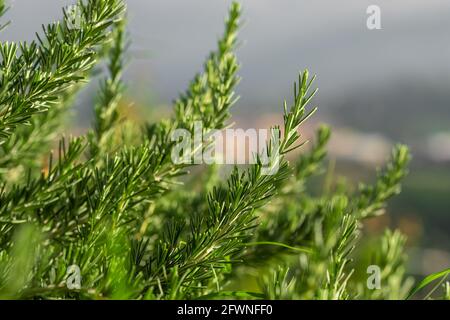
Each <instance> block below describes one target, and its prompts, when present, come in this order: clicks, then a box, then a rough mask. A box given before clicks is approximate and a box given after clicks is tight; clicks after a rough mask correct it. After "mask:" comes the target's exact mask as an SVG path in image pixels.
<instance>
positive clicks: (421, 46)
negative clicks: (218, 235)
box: [0, 0, 450, 109]
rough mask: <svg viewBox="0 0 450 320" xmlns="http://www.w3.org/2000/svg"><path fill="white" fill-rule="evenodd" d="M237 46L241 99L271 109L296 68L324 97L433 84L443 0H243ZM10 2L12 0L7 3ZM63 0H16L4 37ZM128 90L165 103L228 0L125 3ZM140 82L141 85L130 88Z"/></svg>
mask: <svg viewBox="0 0 450 320" xmlns="http://www.w3.org/2000/svg"><path fill="white" fill-rule="evenodd" d="M241 2H242V4H243V8H244V20H245V25H244V28H243V30H242V32H241V36H240V38H241V40H242V46H241V48H240V49H239V51H238V55H239V58H240V61H241V62H242V70H241V72H240V74H241V75H242V77H243V80H242V83H241V85H240V87H239V94H240V95H241V96H242V99H241V104H242V105H246V106H261V107H263V108H265V109H267V107H268V106H271V107H273V108H272V109H274V108H278V107H279V105H280V102H281V101H282V99H283V98H285V97H290V89H291V88H292V81H293V80H294V79H295V78H296V75H297V71H298V70H300V69H303V68H308V69H310V71H311V72H313V73H316V74H317V76H318V85H319V87H320V94H321V95H322V97H325V98H326V100H327V101H331V99H333V98H335V97H336V98H339V97H342V96H345V95H347V94H348V93H349V92H354V91H355V90H359V89H361V90H367V89H368V88H369V89H370V88H375V87H377V86H379V85H380V84H383V83H388V84H389V83H395V82H396V81H402V79H408V80H411V81H415V79H417V81H423V79H425V80H426V81H431V82H432V81H437V79H440V78H445V77H448V76H449V75H450V1H448V0H426V1H425V0H378V1H375V0H370V1H367V0H341V1H329V0H308V1H307V0H303V1H302V0H248V1H241ZM10 3H11V1H10ZM70 3H72V1H62V0H15V1H12V8H11V9H10V11H9V13H8V14H7V18H8V19H11V20H12V25H11V26H9V27H8V29H7V30H5V31H3V32H2V33H1V34H0V39H1V40H2V41H5V40H30V39H33V38H34V31H35V30H38V29H39V28H40V25H41V24H42V23H48V22H50V21H53V20H56V19H59V18H60V17H61V7H62V6H64V5H67V4H70ZM127 3H128V5H129V21H130V33H131V36H132V41H133V46H132V55H133V57H134V58H133V60H132V63H131V64H130V66H129V71H128V73H127V74H128V77H129V78H132V79H139V80H142V81H139V82H134V84H133V88H132V89H133V90H136V91H138V90H139V92H144V94H147V93H149V92H152V93H156V94H157V96H158V98H159V99H160V101H165V102H170V100H172V99H173V98H174V97H176V95H177V93H178V92H179V91H182V90H183V89H184V88H185V87H186V84H187V82H188V81H189V80H190V79H191V77H192V75H193V74H194V73H195V72H196V71H198V70H200V67H201V65H202V61H203V60H204V58H205V56H206V55H207V53H208V52H209V50H211V49H213V48H214V47H215V41H216V39H217V38H218V36H219V35H220V34H221V32H222V29H223V19H224V17H225V15H226V12H227V7H228V6H229V4H230V1H224V0H189V1H186V0H176V1H175V0H128V1H127ZM370 4H377V5H379V6H380V7H381V10H382V12H381V13H382V16H381V18H382V20H381V21H382V30H373V31H369V30H368V29H367V27H366V19H367V14H366V9H367V7H368V6H369V5H370ZM136 83H139V86H140V88H137V87H135V84H136Z"/></svg>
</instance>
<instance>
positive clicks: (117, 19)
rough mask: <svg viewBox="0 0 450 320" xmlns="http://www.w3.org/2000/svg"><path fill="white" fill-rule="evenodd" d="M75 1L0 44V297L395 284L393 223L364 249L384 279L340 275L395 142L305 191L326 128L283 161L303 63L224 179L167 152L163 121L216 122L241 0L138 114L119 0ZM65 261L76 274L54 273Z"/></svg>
mask: <svg viewBox="0 0 450 320" xmlns="http://www.w3.org/2000/svg"><path fill="white" fill-rule="evenodd" d="M77 8H78V9H79V10H80V12H81V20H80V24H79V25H78V26H77V28H75V29H74V28H72V27H71V25H70V23H69V22H70V19H71V17H70V16H69V15H68V13H67V12H64V18H63V20H62V21H61V22H59V23H55V24H51V25H48V26H47V27H45V28H44V36H39V35H38V41H36V42H32V43H30V44H26V43H20V44H15V43H2V44H1V45H0V59H1V62H0V68H1V79H0V80H1V86H0V87H1V91H0V179H1V183H2V185H1V189H0V297H1V298H22V299H29V298H39V299H40V298H42V299H49V298H66V299H70V298H75V299H82V298H88V299H105V298H107V299H115V298H117V299H202V298H203V299H213V298H239V299H260V298H267V299H305V298H306V299H349V298H374V299H398V298H405V297H406V294H405V290H408V289H405V288H407V283H405V279H404V275H405V257H404V253H403V246H404V244H405V238H404V237H403V236H402V235H401V234H400V233H399V232H398V231H395V232H390V231H388V232H386V234H385V235H384V236H383V237H382V238H381V239H380V241H379V242H378V243H377V244H376V245H374V246H373V248H372V250H371V253H370V256H371V263H373V264H377V265H378V266H379V267H380V268H381V270H382V282H383V289H382V290H380V291H375V292H374V291H370V290H368V289H367V288H366V287H365V283H364V282H363V283H361V282H360V281H359V282H358V281H357V279H356V278H355V277H352V275H353V270H354V268H355V267H354V266H353V263H352V262H353V261H352V259H353V258H354V248H355V247H356V246H358V244H359V243H358V239H359V237H360V236H361V230H362V221H363V220H364V219H367V218H369V217H373V216H376V215H378V214H381V213H382V209H384V208H385V206H386V201H387V200H388V199H389V198H390V197H391V196H393V195H395V194H397V193H398V192H399V191H400V182H401V179H402V178H403V177H404V176H405V175H406V173H407V168H406V167H407V164H408V161H409V153H408V149H407V147H405V146H401V145H399V146H396V147H395V148H394V150H393V153H392V156H391V158H390V159H389V160H388V162H387V164H386V166H385V169H384V170H382V171H380V173H379V175H378V177H377V180H376V182H375V183H374V185H373V186H366V185H361V187H360V188H359V191H358V192H356V193H354V192H351V191H350V190H349V188H345V187H343V186H341V187H338V188H336V189H335V190H333V192H324V194H322V195H319V196H317V195H312V194H311V193H309V192H308V184H307V181H308V179H309V178H310V177H311V176H314V175H319V174H321V173H322V171H323V170H322V168H323V162H324V161H325V159H326V144H327V142H328V140H329V138H330V129H329V128H328V127H326V126H322V127H320V128H319V129H318V131H317V137H316V139H315V140H316V141H315V143H314V144H313V145H312V147H311V148H310V150H308V151H307V152H303V153H302V154H301V155H300V156H298V158H297V159H295V160H294V161H292V163H291V160H289V159H288V157H287V154H288V153H289V152H291V151H292V150H294V149H296V148H298V147H299V146H302V145H303V143H302V142H300V140H301V136H300V134H299V131H298V130H299V128H301V125H302V124H303V123H304V122H305V121H306V120H307V119H308V118H309V117H310V116H311V115H312V114H313V113H314V111H315V108H310V107H309V105H310V103H311V101H312V100H313V98H314V96H315V94H316V92H317V90H314V89H313V83H314V77H312V78H310V77H309V73H308V71H304V72H301V73H300V74H299V77H298V81H297V82H296V83H295V85H294V96H293V101H292V105H291V106H290V107H288V103H287V102H286V101H285V103H284V121H283V128H282V129H283V130H279V129H280V128H278V127H275V128H273V130H272V131H271V132H272V136H271V138H270V139H269V141H268V142H267V148H266V150H265V152H264V153H262V154H259V155H257V156H256V159H257V161H256V164H253V165H250V166H248V167H247V168H238V167H235V168H234V169H233V170H232V172H231V174H229V175H228V176H227V177H226V178H225V179H221V178H220V176H219V173H220V172H218V171H219V170H218V168H217V167H215V166H210V167H209V168H207V169H205V170H203V171H201V170H200V171H201V172H198V173H197V174H195V175H192V174H188V172H187V170H186V169H187V167H188V165H187V164H177V163H173V162H172V161H171V152H172V149H173V147H174V144H175V143H174V141H172V139H171V136H172V133H173V132H174V130H176V129H179V128H183V129H186V130H187V131H188V132H189V133H191V134H193V133H195V130H196V128H195V125H194V122H195V121H201V123H202V125H203V130H204V132H203V134H208V133H210V132H211V130H213V129H223V128H225V127H226V126H228V120H229V117H230V108H231V106H232V105H233V104H234V103H235V102H236V100H237V98H236V96H235V94H234V90H235V87H236V85H237V84H238V82H239V77H238V76H237V71H238V70H239V64H238V62H237V59H236V56H235V54H234V49H235V47H236V45H237V31H238V28H239V24H240V22H239V18H240V6H239V5H238V4H237V3H233V4H232V6H231V9H230V12H229V16H228V19H227V21H226V24H225V32H224V34H223V36H222V37H221V38H220V39H219V41H218V48H217V50H216V51H214V52H212V53H211V54H210V55H209V57H208V58H207V61H206V63H205V64H204V70H203V72H202V73H200V74H198V75H196V76H195V77H194V79H193V80H192V82H191V83H190V85H189V88H188V89H187V90H186V92H185V93H183V94H182V95H181V96H180V98H179V99H178V100H176V101H175V105H174V114H173V116H172V117H171V118H169V119H165V120H162V121H159V122H154V123H146V124H145V125H144V126H143V128H142V130H136V129H135V127H136V125H135V124H134V123H133V122H132V121H131V120H130V119H127V118H126V116H124V115H123V114H122V113H121V109H120V101H121V98H122V96H123V94H124V91H125V86H124V83H123V80H122V72H123V67H124V64H125V61H126V58H125V51H126V48H127V44H128V40H127V36H126V23H125V18H124V11H125V5H124V3H123V1H121V0H87V1H79V2H78V7H77ZM4 11H5V6H4V3H3V2H2V1H0V13H3V12H4ZM101 59H107V63H106V65H107V75H106V77H105V78H104V79H103V80H102V82H101V85H100V89H99V94H98V99H97V102H96V105H95V107H94V113H95V117H94V123H93V129H92V130H91V131H90V132H88V133H87V134H86V135H85V136H79V137H75V138H69V139H67V138H61V139H60V140H59V147H58V149H57V152H56V154H54V153H53V151H52V152H50V155H49V156H48V161H47V162H43V161H42V160H41V159H42V155H43V154H47V153H48V150H49V149H50V147H51V143H52V142H53V141H54V140H55V136H56V134H55V133H57V132H58V130H59V128H60V127H61V123H62V120H63V116H64V114H65V111H66V110H67V109H68V108H69V106H70V101H72V99H73V97H74V96H75V94H76V92H77V91H78V89H79V88H80V84H81V83H84V82H86V81H87V80H88V79H89V77H90V71H91V70H92V68H93V67H94V66H95V65H96V63H97V62H98V61H99V60H101ZM128 131H132V134H130V133H129V132H128ZM281 132H282V133H281ZM130 137H133V139H131V138H130ZM136 137H137V139H136ZM277 142H279V143H277ZM199 151H202V150H192V155H195V154H196V153H197V152H199ZM264 160H268V163H267V164H266V163H265V162H264ZM264 170H269V172H270V173H272V174H270V175H268V174H265V173H266V172H265V171H264ZM180 176H183V178H180ZM74 265H75V266H78V267H79V269H80V273H81V276H82V279H81V287H79V288H69V287H68V286H67V281H68V269H69V267H70V266H74ZM274 270H275V271H274ZM255 271H256V272H258V273H261V274H262V275H263V276H262V277H259V280H260V281H259V284H257V285H256V286H255V285H251V284H248V285H245V284H244V285H243V284H242V283H243V282H242V281H240V279H241V278H242V277H245V276H247V275H249V274H252V273H254V272H255ZM426 283H428V282H427V281H426ZM445 288H446V291H445V292H446V296H448V295H449V294H448V292H449V289H448V283H447V284H446V287H445ZM414 292H415V291H414ZM414 292H413V293H414Z"/></svg>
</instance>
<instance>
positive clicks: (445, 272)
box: [406, 268, 450, 300]
mask: <svg viewBox="0 0 450 320" xmlns="http://www.w3.org/2000/svg"><path fill="white" fill-rule="evenodd" d="M449 274H450V268H447V269H445V270H442V271H439V272H436V273H432V274H430V275H428V276H426V277H425V278H424V279H423V280H422V281H420V282H419V284H418V285H417V286H416V287H414V288H413V289H412V290H411V291H410V292H409V295H408V297H406V300H408V299H409V298H411V297H412V296H413V295H415V294H416V293H417V292H419V291H420V290H422V289H423V288H425V287H426V286H428V285H429V284H430V283H432V282H433V281H435V280H437V279H439V278H443V277H446V276H448V275H449Z"/></svg>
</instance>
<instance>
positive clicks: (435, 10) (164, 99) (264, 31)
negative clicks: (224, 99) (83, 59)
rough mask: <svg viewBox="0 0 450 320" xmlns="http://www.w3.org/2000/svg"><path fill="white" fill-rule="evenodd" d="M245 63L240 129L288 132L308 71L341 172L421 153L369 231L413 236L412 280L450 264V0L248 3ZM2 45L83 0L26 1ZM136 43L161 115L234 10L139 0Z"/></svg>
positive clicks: (136, 94)
mask: <svg viewBox="0 0 450 320" xmlns="http://www.w3.org/2000/svg"><path fill="white" fill-rule="evenodd" d="M241 2H242V4H243V9H244V19H245V21H244V27H243V29H242V31H241V33H240V39H241V46H240V48H239V50H238V57H239V59H240V61H241V63H242V69H241V71H240V75H241V76H242V82H241V84H240V85H239V87H238V94H239V95H240V96H241V99H240V100H239V102H238V103H237V105H235V107H234V110H233V116H234V118H233V120H234V121H235V122H236V127H240V128H250V127H252V128H266V127H267V126H268V125H269V124H273V123H279V122H280V120H281V113H282V102H283V99H288V101H289V99H290V98H291V96H292V92H291V91H292V83H293V81H294V80H295V79H296V77H297V72H298V71H299V70H301V69H305V68H308V69H309V70H310V72H311V73H314V74H317V76H318V78H317V82H316V85H317V86H318V87H319V88H320V90H319V95H318V98H317V99H316V100H315V102H316V104H317V105H318V106H319V111H318V113H317V114H316V115H315V116H314V118H313V119H312V121H310V122H308V123H307V125H306V127H305V128H304V129H303V130H304V131H303V132H304V135H305V137H306V138H310V137H312V135H313V132H314V129H315V128H316V127H317V125H318V123H319V122H326V123H328V124H330V125H331V126H332V128H333V139H332V141H331V145H330V148H329V151H330V157H331V159H333V162H334V160H335V161H336V167H335V169H334V170H335V171H336V173H337V174H338V175H345V176H347V177H349V179H350V180H351V181H360V180H362V181H367V182H370V181H372V180H373V178H374V175H375V170H374V168H375V167H377V166H378V165H381V164H382V163H383V161H384V160H385V159H386V157H387V156H388V154H389V151H390V148H391V146H392V145H393V144H394V143H395V142H402V143H406V144H408V145H409V146H411V148H412V152H413V157H414V159H413V162H412V165H411V173H410V175H409V177H408V178H407V179H406V181H405V183H404V188H403V192H402V194H401V195H400V196H398V197H396V198H395V199H393V200H392V201H391V202H390V205H389V207H388V215H387V216H385V217H383V218H379V219H376V220H373V221H371V222H369V223H368V225H367V228H366V230H367V231H366V232H368V233H369V234H370V233H372V234H378V233H380V232H381V230H383V229H384V228H385V227H386V226H389V227H398V228H400V229H401V230H402V231H403V232H404V233H405V234H407V235H408V237H409V248H410V249H409V255H410V257H411V264H410V273H412V274H415V275H423V274H429V273H431V272H435V271H438V270H441V269H443V268H446V267H448V266H449V265H450V32H449V30H450V2H449V1H448V0H427V1H423V0H408V1H390V0H370V1H367V0H342V1H340V2H339V5H338V4H335V3H333V4H332V2H331V1H328V0H314V1H311V0H276V1H275V0H258V1H255V0H253V1H252V0H247V1H245V0H243V1H241ZM9 3H10V5H11V8H10V11H9V12H8V13H7V18H8V19H10V20H12V24H11V25H10V26H9V27H8V28H7V29H6V30H4V31H3V32H2V33H1V34H0V40H1V41H7V40H10V41H19V40H27V41H29V40H33V39H35V35H34V32H35V31H36V30H40V26H41V24H43V23H48V22H51V21H55V20H59V19H60V17H61V7H62V6H65V5H69V4H71V3H72V1H70V0H68V1H62V0H39V1H36V0H15V1H9ZM127 3H128V7H129V13H128V16H129V29H130V30H129V31H130V37H131V41H132V45H131V48H130V62H129V66H128V69H127V72H126V80H127V82H128V92H127V95H128V96H129V97H130V98H129V100H133V101H134V102H135V103H136V104H137V105H139V106H142V108H143V109H144V110H145V112H146V113H147V114H148V115H149V117H155V118H156V117H160V116H161V114H167V112H169V111H168V110H170V109H169V108H170V105H171V102H172V101H173V100H174V99H175V98H176V97H177V95H178V94H179V92H181V91H183V90H184V89H185V88H186V87H187V84H188V82H189V80H190V79H191V78H192V76H193V75H194V74H195V73H196V72H198V71H200V70H201V67H202V62H203V61H204V58H205V57H206V56H207V54H208V52H209V51H210V50H212V49H214V48H215V45H216V40H217V38H218V37H219V35H220V34H221V32H222V30H223V21H224V17H225V15H226V13H227V8H228V6H229V4H230V1H225V0H190V1H185V0H128V1H127ZM373 4H375V5H378V6H379V7H380V8H381V26H382V29H381V30H369V29H368V28H367V26H366V20H367V18H368V14H367V13H366V10H367V7H368V6H369V5H373ZM95 89H96V87H95V83H94V85H93V86H90V87H88V88H87V89H86V90H85V91H84V93H83V98H82V99H81V100H80V101H79V102H78V103H77V106H76V114H75V116H74V128H76V129H82V128H84V127H87V126H89V124H90V121H91V120H90V119H91V115H92V98H91V97H92V95H93V93H94V91H95Z"/></svg>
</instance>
